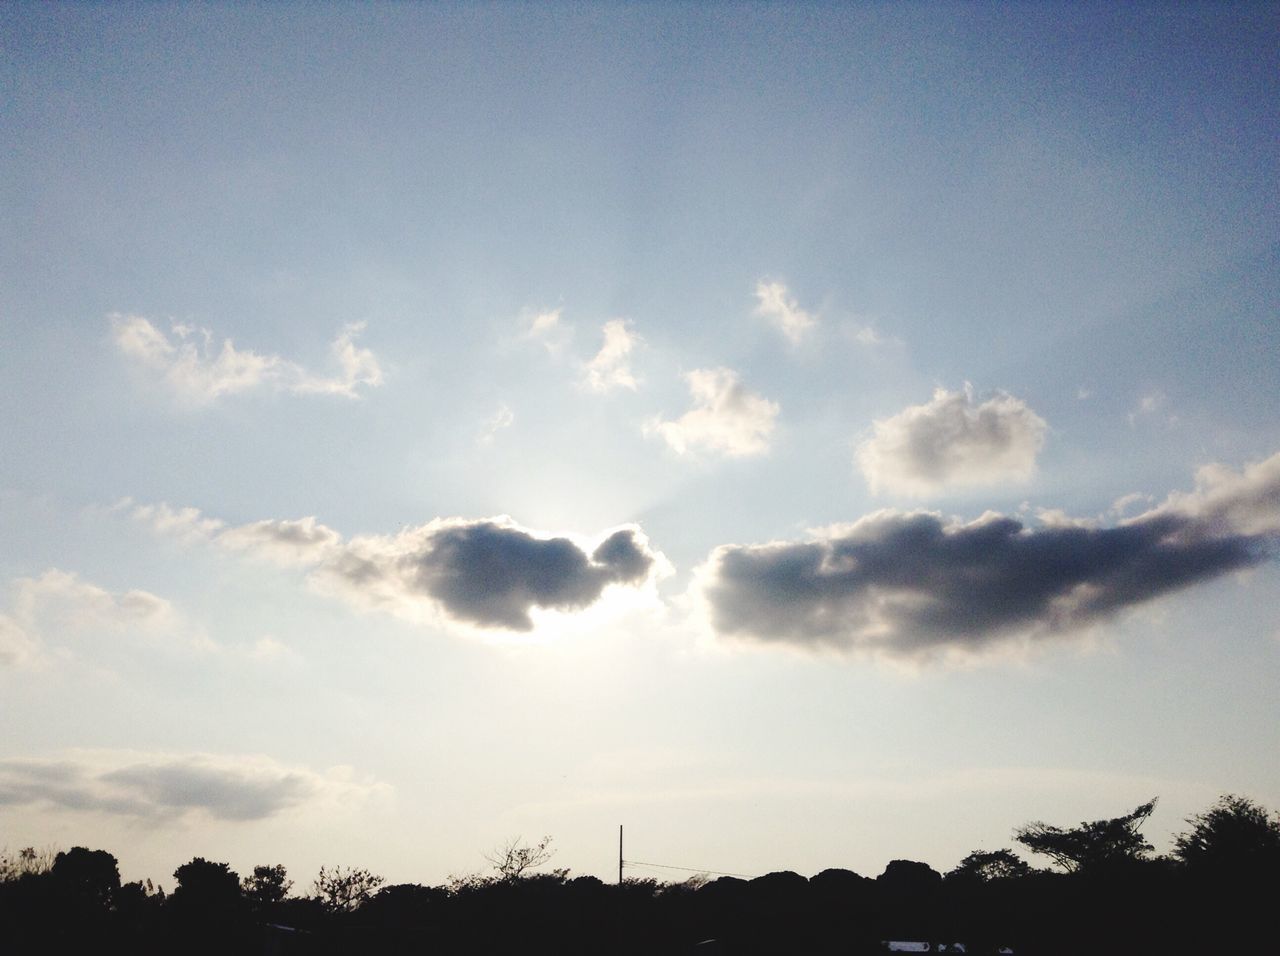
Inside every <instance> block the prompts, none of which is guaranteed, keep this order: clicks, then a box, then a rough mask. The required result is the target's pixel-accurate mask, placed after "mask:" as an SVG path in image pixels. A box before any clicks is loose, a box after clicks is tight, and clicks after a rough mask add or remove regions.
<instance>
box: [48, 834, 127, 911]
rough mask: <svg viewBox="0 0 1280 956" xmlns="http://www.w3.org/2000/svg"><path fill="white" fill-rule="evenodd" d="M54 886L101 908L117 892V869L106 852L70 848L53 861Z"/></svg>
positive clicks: (111, 857)
mask: <svg viewBox="0 0 1280 956" xmlns="http://www.w3.org/2000/svg"><path fill="white" fill-rule="evenodd" d="M50 872H51V873H52V874H53V879H54V883H55V884H57V885H58V886H59V887H60V888H62V889H63V890H65V891H66V892H69V893H71V894H73V895H74V896H76V897H77V898H79V899H82V900H85V901H89V902H92V903H95V904H98V905H101V906H106V905H107V904H109V903H110V902H111V898H112V897H113V896H114V895H115V893H116V891H117V890H119V889H120V868H119V866H118V864H117V863H116V858H115V857H114V856H112V855H111V854H110V853H108V852H107V851H106V850H90V849H88V848H86V847H82V846H74V847H72V848H71V849H70V850H67V851H66V852H65V853H59V854H58V855H57V856H56V857H54V859H53V867H52V869H51V870H50Z"/></svg>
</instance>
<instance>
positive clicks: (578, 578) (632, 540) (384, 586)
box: [0, 505, 669, 660]
mask: <svg viewBox="0 0 1280 956" xmlns="http://www.w3.org/2000/svg"><path fill="white" fill-rule="evenodd" d="M134 515H135V516H136V517H137V518H139V519H140V520H143V521H147V522H148V523H151V524H153V525H154V526H155V527H156V528H157V529H158V530H162V531H172V532H174V533H179V534H183V535H184V536H187V535H189V534H190V533H191V529H199V531H198V536H200V537H203V538H205V539H207V540H210V541H214V542H217V543H219V544H222V545H223V546H225V547H228V548H233V549H235V550H238V551H242V552H246V553H250V554H255V555H257V556H259V557H263V558H267V559H269V560H271V561H275V562H276V563H279V564H284V565H293V566H299V567H306V568H311V569H312V573H311V577H310V580H311V583H312V584H313V586H314V587H315V588H316V589H318V590H320V591H322V592H324V593H328V594H334V595H336V596H338V597H341V598H343V599H345V600H348V601H350V602H352V603H353V604H356V605H357V606H359V607H362V608H378V609H381V610H386V611H390V612H392V613H395V614H398V615H400V616H402V617H405V618H408V619H409V620H413V621H415V622H417V621H431V620H433V619H434V618H435V617H436V614H437V612H438V611H443V612H444V613H445V614H447V615H448V616H449V617H451V618H454V619H455V620H458V621H464V622H466V623H468V624H472V625H476V626H479V627H485V628H505V629H507V630H514V631H528V630H532V628H533V619H532V617H531V612H532V611H533V609H534V608H544V609H548V610H556V611H575V610H581V609H583V608H586V607H588V606H589V605H591V604H594V603H595V602H596V601H597V600H599V599H600V597H601V595H602V594H603V592H604V590H605V588H607V587H608V586H609V585H611V584H619V585H631V586H637V585H640V584H643V583H644V582H645V581H646V580H647V579H648V578H649V577H650V574H651V573H661V572H663V571H665V570H667V569H668V568H669V565H667V564H666V562H665V560H663V559H662V556H661V555H660V554H659V553H658V552H656V551H653V550H651V549H650V547H649V542H648V539H647V538H646V537H645V536H644V533H643V532H642V531H641V530H640V529H639V528H638V527H634V526H625V527H622V528H620V529H618V530H615V531H613V532H611V533H610V534H608V536H607V537H605V538H604V540H603V541H601V542H600V543H599V544H597V545H595V547H591V546H590V545H584V544H582V543H580V542H579V541H577V540H575V539H573V538H570V537H567V536H565V535H552V536H548V535H544V534H540V533H538V532H533V531H529V530H527V529H524V528H521V527H520V526H519V525H517V524H516V523H515V522H514V521H512V520H511V519H510V518H508V517H506V516H501V517H496V518H481V519H474V520H473V519H465V518H437V519H435V520H434V521H429V522H427V523H426V524H423V525H418V526H416V527H409V528H405V529H404V530H402V531H401V532H399V533H398V534H394V535H376V534H375V535H357V536H355V537H352V538H347V539H344V538H343V537H342V535H340V534H339V533H338V532H337V531H335V530H333V529H332V528H329V527H327V526H325V525H323V524H320V523H319V522H318V521H317V520H316V519H315V518H314V517H307V518H300V519H296V520H281V519H268V520H265V521H256V522H253V523H252V524H246V525H240V526H237V527H227V526H226V525H225V524H224V523H223V522H222V521H218V520H215V519H207V518H204V517H202V516H201V514H200V512H199V511H197V510H196V509H194V508H186V509H182V510H178V511H175V510H174V509H172V508H170V507H169V506H167V505H160V506H158V507H143V506H138V507H135V508H134ZM4 636H5V635H4V632H3V631H0V638H3V637H4ZM0 651H3V644H2V643H0ZM0 660H3V657H2V656H0Z"/></svg>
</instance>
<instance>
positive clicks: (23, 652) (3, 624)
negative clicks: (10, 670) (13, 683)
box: [0, 614, 40, 669]
mask: <svg viewBox="0 0 1280 956" xmlns="http://www.w3.org/2000/svg"><path fill="white" fill-rule="evenodd" d="M39 654H40V647H39V645H38V644H37V643H36V642H35V641H34V640H32V639H31V635H29V634H28V633H27V631H26V628H24V627H23V626H22V625H21V624H19V623H18V622H17V621H15V620H14V619H13V618H11V617H9V615H7V614H0V669H2V668H5V667H24V666H26V665H28V664H31V663H33V662H34V661H36V660H37V659H38V657H39Z"/></svg>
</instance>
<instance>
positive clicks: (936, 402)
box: [857, 386, 1047, 498]
mask: <svg viewBox="0 0 1280 956" xmlns="http://www.w3.org/2000/svg"><path fill="white" fill-rule="evenodd" d="M1046 428H1047V426H1046V425H1045V422H1044V419H1042V418H1041V417H1040V416H1039V415H1037V414H1036V413H1035V412H1033V411H1032V410H1031V409H1030V408H1028V407H1027V405H1026V403H1025V402H1023V401H1021V400H1020V399H1017V398H1014V397H1013V396H1012V395H1006V394H1005V393H1003V392H1000V393H997V394H996V395H994V396H993V397H991V398H989V399H987V400H986V401H984V402H981V403H978V402H975V401H974V397H973V392H972V390H971V389H970V388H969V387H968V386H965V388H964V390H963V391H959V392H948V391H946V390H945V389H938V390H937V391H936V392H934V394H933V399H932V400H931V401H929V402H927V403H925V404H924V405H912V406H910V407H908V408H905V409H903V410H902V411H901V412H899V413H898V414H897V415H894V416H893V417H891V418H887V419H885V420H883V421H878V422H876V423H875V434H874V435H873V436H872V437H871V438H870V439H868V440H867V441H865V442H863V443H862V444H861V445H860V446H859V447H858V452H857V463H858V467H859V468H860V469H861V471H862V474H863V477H865V478H866V480H867V484H868V485H869V486H870V488H871V490H872V492H874V493H882V492H887V493H890V494H902V495H909V496H911V497H916V498H921V497H928V496H929V495H934V494H938V493H939V492H942V491H945V490H947V489H949V488H953V487H965V486H974V485H993V484H998V483H1000V482H1004V481H1020V480H1023V479H1026V478H1029V477H1030V476H1031V474H1032V472H1033V471H1034V470H1035V464H1036V455H1037V454H1039V452H1040V447H1041V445H1043V444H1044V433H1045V430H1046Z"/></svg>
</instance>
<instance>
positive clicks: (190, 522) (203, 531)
mask: <svg viewBox="0 0 1280 956" xmlns="http://www.w3.org/2000/svg"><path fill="white" fill-rule="evenodd" d="M117 507H120V508H132V514H133V517H134V518H136V519H137V520H139V521H142V522H145V523H146V524H149V525H151V527H152V529H154V530H155V531H158V532H160V533H161V534H164V535H169V536H171V537H175V538H178V539H180V540H182V541H186V542H192V541H207V540H209V539H210V538H212V537H213V536H214V535H216V534H217V533H218V532H219V531H221V530H222V529H223V528H224V527H225V523H224V522H222V521H219V520H218V519H217V518H206V517H205V516H204V515H202V514H201V513H200V510H199V509H198V508H171V507H170V506H169V505H167V504H164V503H161V504H158V505H138V504H134V502H133V499H131V498H125V499H123V500H122V501H121V502H120V503H119V505H118V506H117Z"/></svg>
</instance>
